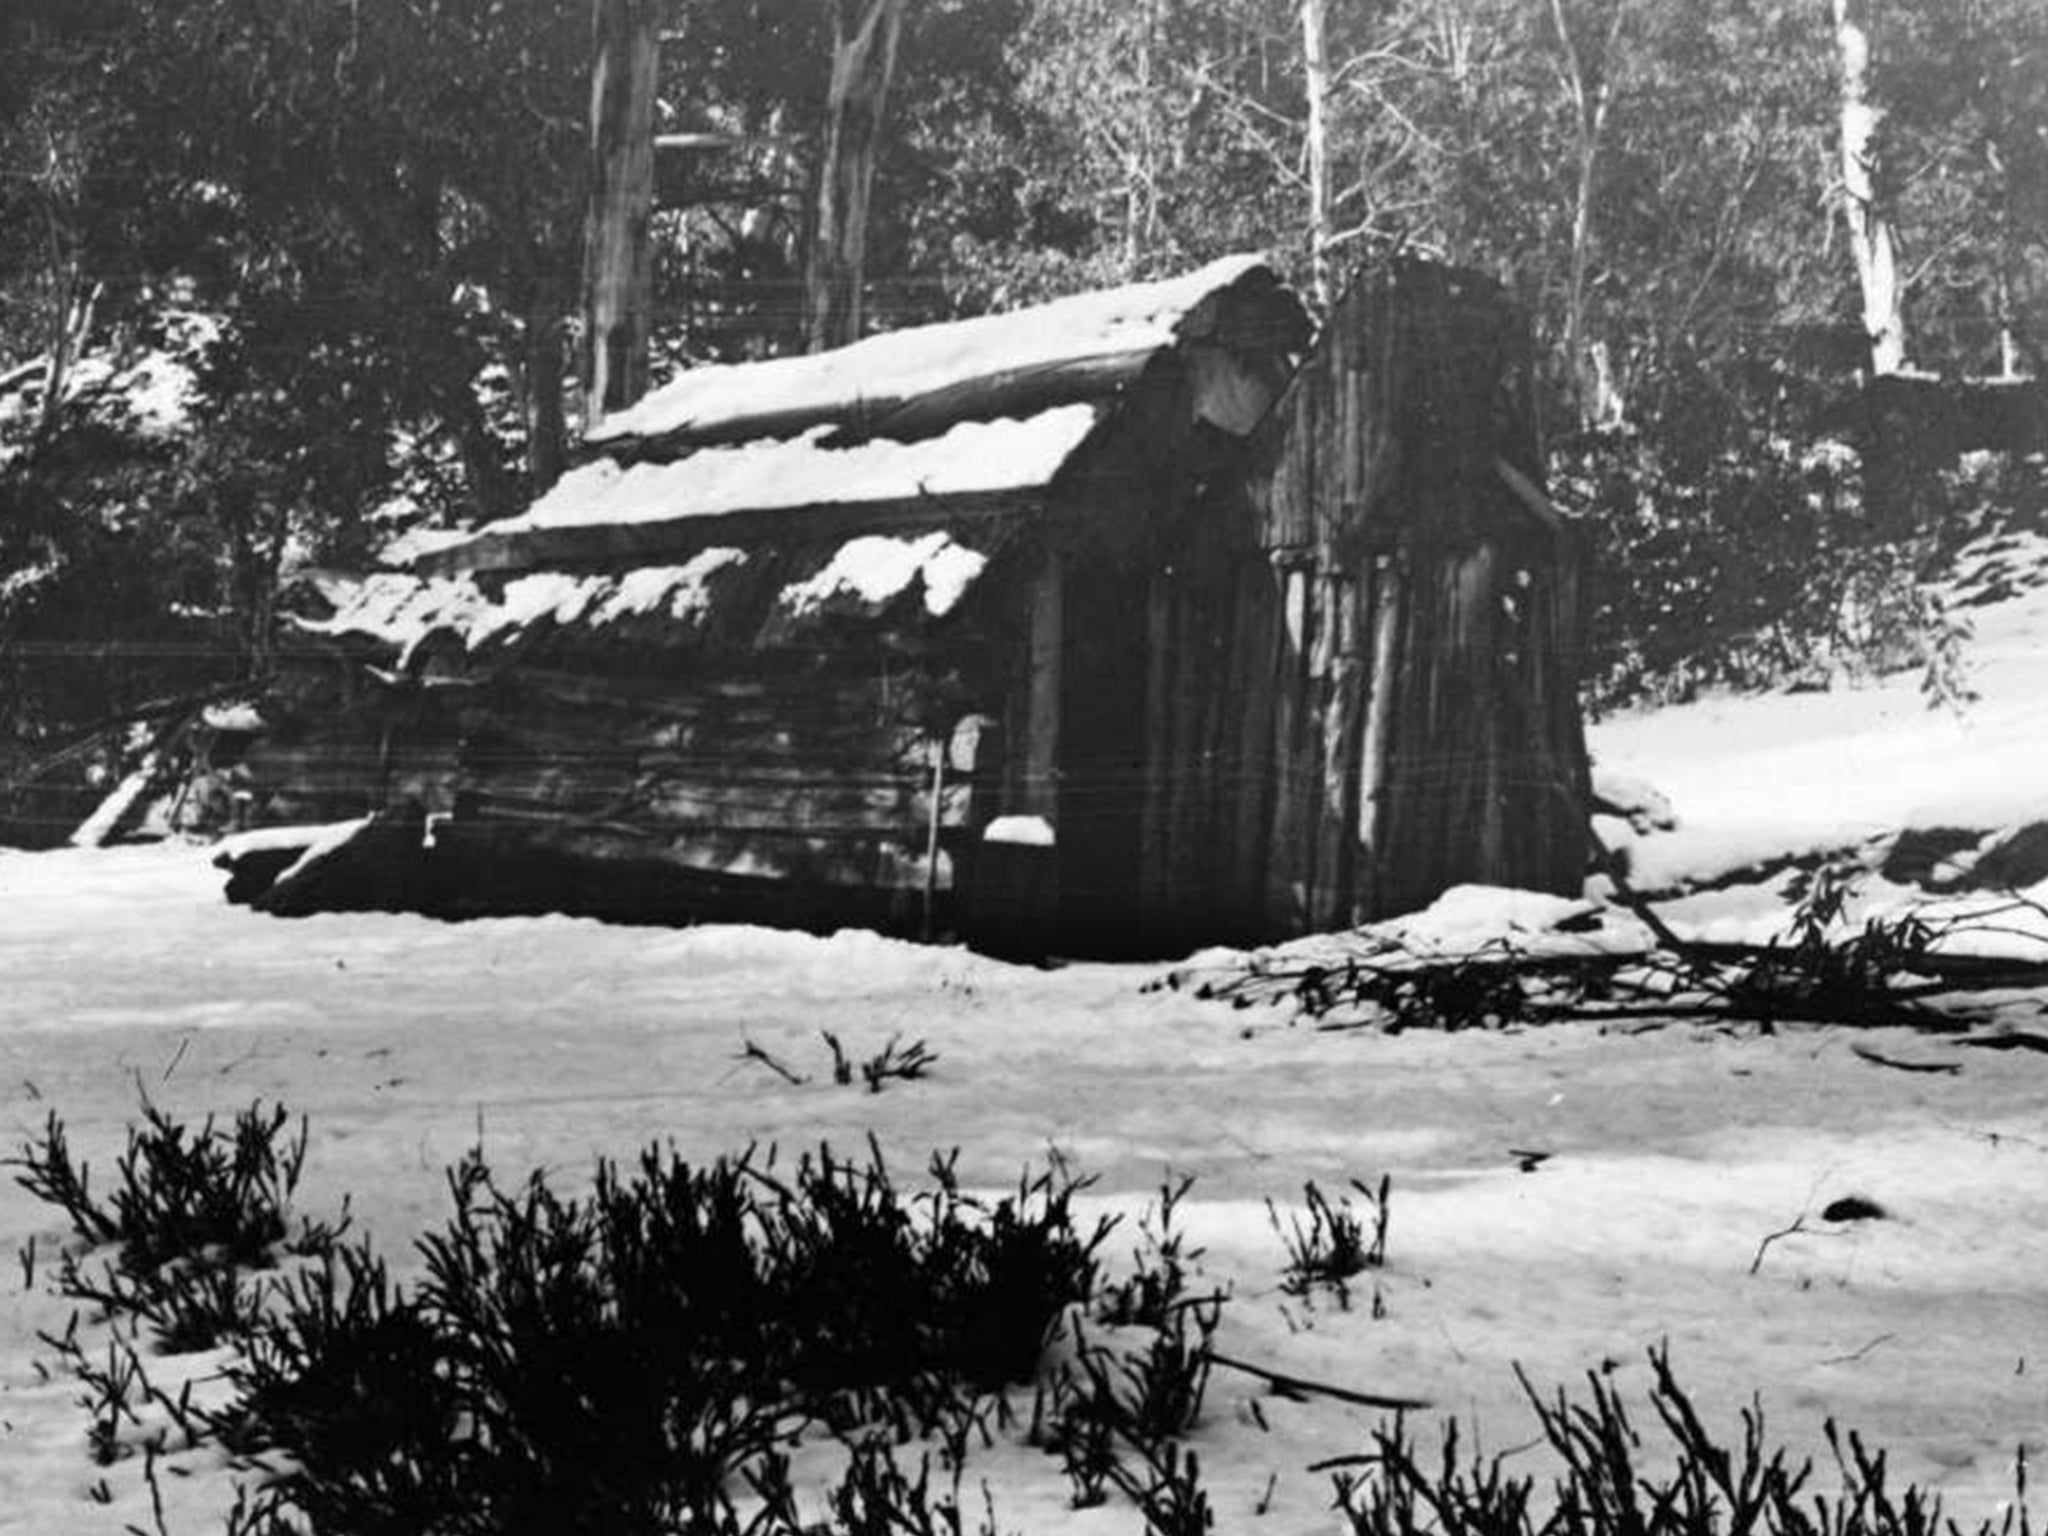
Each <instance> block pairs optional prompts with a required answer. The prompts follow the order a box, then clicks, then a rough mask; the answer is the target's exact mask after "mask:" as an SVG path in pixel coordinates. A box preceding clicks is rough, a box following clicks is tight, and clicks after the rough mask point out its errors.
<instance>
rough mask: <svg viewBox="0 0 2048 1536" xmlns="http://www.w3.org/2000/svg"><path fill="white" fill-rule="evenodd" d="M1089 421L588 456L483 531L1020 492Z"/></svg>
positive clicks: (1071, 412)
mask: <svg viewBox="0 0 2048 1536" xmlns="http://www.w3.org/2000/svg"><path fill="white" fill-rule="evenodd" d="M1096 416H1097V410H1096V408H1095V407H1094V406H1091V405H1086V404H1078V405H1062V406H1056V407H1054V408H1053V409H1052V410H1049V411H1041V412H1039V413H1038V414H1037V415H1035V416H1032V417H1030V418H1028V419H1027V420H1024V421H1012V420H1007V419H1006V420H1000V421H963V422H961V423H960V424H959V425H958V426H956V427H954V428H953V429H952V430H951V431H949V432H947V433H945V434H944V435H943V436H940V437H933V438H927V439H925V440H924V441H922V442H914V443H898V442H891V441H889V440H888V439H886V438H877V439H875V440H874V441H872V442H866V443H859V444H855V445H853V446H850V447H845V448H831V447H827V446H826V445H825V443H824V441H823V439H824V438H825V437H826V436H828V435H829V434H830V432H831V431H832V428H830V427H829V426H820V427H815V428H813V429H811V430H810V431H809V432H807V433H805V434H804V435H803V436H802V437H799V438H797V439H795V440H793V441H790V442H777V441H774V440H772V439H765V440H761V441H757V442H752V443H743V444H739V445H737V446H734V447H729V448H702V449H699V450H698V451H697V452H695V453H693V454H691V455H690V456H689V457H688V458H685V459H678V460H676V461H675V462H673V463H668V464H660V463H646V464H634V465H621V464H620V463H619V462H618V461H617V460H615V459H597V460H594V461H593V462H591V463H589V464H586V465H584V466H582V467H581V468H580V469H575V470H572V471H570V472H569V473H568V474H566V475H564V476H563V477H562V478H561V480H559V481H558V482H557V483H556V484H555V487H554V489H553V490H551V491H549V492H548V493H547V494H546V495H545V496H543V497H541V498H540V500H538V501H536V502H535V503H534V504H533V505H532V506H531V507H529V508H528V509H527V510H526V511H524V512H522V513H520V514H519V515H518V516H516V517H510V518H505V519H503V520H502V521H500V522H496V523H493V524H492V525H491V527H490V532H492V533H494V534H504V533H523V532H526V531H528V530H531V529H540V528H569V527H576V526H580V525H584V524H590V523H642V522H653V521H665V520H668V519H672V518H688V517H715V516H718V515H720V514H722V513H727V512H745V511H756V510H760V509H763V508H770V507H808V506H836V505H844V504H847V503H852V502H869V501H906V500H909V499H911V498H913V497H918V496H949V495H957V494H960V493H963V492H970V491H1006V490H1018V489H1027V488H1031V487H1036V486H1042V485H1044V484H1046V483H1047V482H1048V481H1050V480H1051V479H1052V477H1053V475H1054V474H1055V473H1057V472H1058V470H1059V467H1060V466H1061V465H1062V464H1064V463H1065V462H1066V461H1067V458H1068V456H1069V455H1071V454H1072V453H1073V451H1074V450H1075V449H1076V448H1078V447H1079V446H1080V445H1081V440H1082V439H1083V438H1085V437H1086V436H1087V435H1088V433H1089V431H1090V429H1091V428H1093V427H1094V425H1095V420H1096Z"/></svg>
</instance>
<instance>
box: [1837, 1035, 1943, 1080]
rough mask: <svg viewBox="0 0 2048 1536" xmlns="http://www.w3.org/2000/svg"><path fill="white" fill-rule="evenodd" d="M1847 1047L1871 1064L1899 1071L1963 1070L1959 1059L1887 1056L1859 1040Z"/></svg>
mask: <svg viewBox="0 0 2048 1536" xmlns="http://www.w3.org/2000/svg"><path fill="white" fill-rule="evenodd" d="M1849 1049H1850V1051H1851V1052H1853V1053H1854V1054H1855V1055H1857V1056H1860V1057H1861V1058H1862V1059H1863V1060H1865V1061H1867V1062H1869V1063H1870V1064H1871V1065H1872V1066H1877V1067H1891V1068H1893V1069H1894V1070H1895V1071H1899V1072H1948V1073H1955V1072H1960V1071H1962V1070H1963V1064H1962V1063H1961V1062H1960V1061H1907V1060H1905V1059H1903V1058H1902V1057H1898V1056H1887V1055H1885V1054H1884V1053H1883V1052H1882V1051H1878V1050H1873V1049H1872V1048H1871V1047H1870V1046H1867V1045H1865V1044H1864V1043H1863V1042H1862V1041H1860V1040H1858V1041H1855V1042H1854V1043H1852V1044H1851V1045H1850V1047H1849Z"/></svg>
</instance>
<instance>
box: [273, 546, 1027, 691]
mask: <svg viewBox="0 0 2048 1536" xmlns="http://www.w3.org/2000/svg"><path fill="white" fill-rule="evenodd" d="M963 539H971V540H972V542H963ZM1002 542H1003V540H1002V535H1001V534H1000V533H999V532H994V531H985V532H984V534H982V535H979V536H977V535H960V536H956V535H955V534H954V533H952V532H949V531H947V530H944V529H937V528H928V529H922V530H916V531H911V532H905V533H900V534H876V533H869V534H860V535H857V536H855V537H852V538H848V539H844V540H838V539H828V540H823V541H819V542H815V543H812V542H805V543H801V544H797V545H793V546H789V547H777V548H771V547H765V546H763V547H756V548H753V549H750V550H749V549H736V548H732V547H729V546H723V545H719V546H713V547H712V548H709V549H704V550H700V551H698V552H697V553H696V554H694V555H692V556H691V557H690V558H689V559H688V560H685V561H683V562H681V563H680V564H674V565H649V566H640V567H637V568H635V569H633V570H629V571H626V572H623V573H621V574H616V575H610V574H593V573H589V572H575V571H559V570H541V571H530V572H527V573H526V574H524V575H520V576H515V577H513V578H512V579H511V580H510V581H507V582H506V583H505V584H504V586H503V589H502V591H499V592H498V594H497V595H496V596H492V595H491V594H490V593H488V592H486V591H485V589H484V588H483V587H482V586H480V585H479V584H478V583H477V581H476V579H475V578H473V577H471V576H468V575H461V576H452V577H451V576H424V577H423V576H417V575H412V574H408V573H405V572H399V571H380V572H377V573H375V574H373V575H369V576H366V577H362V578H360V579H352V578H335V577H331V576H330V577H324V578H321V579H320V580H319V581H318V585H319V586H320V588H321V590H322V592H323V594H324V595H325V596H326V598H327V599H328V601H329V602H330V603H331V604H332V605H333V611H332V612H331V613H329V614H328V615H327V616H326V617H324V618H307V617H296V618H294V619H293V623H294V624H296V626H297V627H298V629H299V630H300V631H301V632H302V633H305V634H313V635H329V636H335V637H342V636H353V637H356V638H359V639H367V640H370V641H373V642H375V643H376V644H378V645H380V646H382V647H385V648H388V649H389V650H391V651H393V652H395V653H396V664H397V666H398V668H399V669H400V670H401V671H402V670H404V669H405V668H406V667H407V666H408V665H409V664H410V662H411V661H412V659H413V657H414V655H415V653H416V652H417V651H418V648H419V647H420V646H421V645H422V644H423V643H424V642H425V641H426V640H428V639H429V638H430V637H432V636H435V635H444V636H447V637H449V638H450V639H452V640H454V641H456V642H458V643H459V644H460V645H461V647H462V649H463V650H464V651H465V652H467V653H471V654H474V653H478V652H482V651H486V650H491V651H502V650H505V649H508V648H516V647H520V646H522V645H524V644H526V643H527V642H528V641H530V640H532V639H535V638H537V637H541V636H544V635H547V634H550V633H552V632H555V631H560V630H571V629H573V630H575V631H577V632H579V633H581V634H585V635H588V636H590V637H591V638H593V639H602V638H604V637H605V636H606V635H623V634H625V633H627V632H629V631H632V632H639V633H645V632H647V631H648V630H649V629H650V628H651V629H652V630H653V631H655V632H657V633H658V634H659V635H660V636H661V637H662V638H663V640H664V641H665V642H666V643H669V644H685V643H688V642H689V641H690V640H691V638H692V637H701V636H703V635H705V634H706V633H708V632H710V631H711V630H712V629H714V628H717V629H719V630H721V631H724V632H726V633H727V638H728V639H730V640H732V641H734V642H736V643H739V644H743V645H751V644H765V645H778V644H783V643H787V642H790V641H795V640H801V638H802V637H803V636H804V635H805V634H806V633H807V632H808V631H809V630H810V629H811V628H812V627H813V626H815V625H817V624H820V623H822V622H826V621H828V620H831V619H833V618H835V617H855V618H869V619H873V618H880V617H882V616H884V615H890V614H895V615H900V616H902V617H903V618H905V619H908V620H911V621H917V620H920V619H943V618H945V617H946V616H947V615H948V614H950V613H952V612H953V610H954V609H956V608H957V607H958V606H959V605H960V603H961V601H962V600H963V599H964V598H965V597H966V596H967V594H968V592H969V591H970V589H971V588H972V587H973V586H974V584H975V583H976V582H977V581H978V580H979V579H980V577H981V575H982V572H983V571H984V570H986V569H987V567H988V562H989V558H990V555H991V553H992V552H993V551H994V550H995V549H997V548H999V547H1000V545H1001V543H1002ZM742 630H743V631H744V632H741V631H742Z"/></svg>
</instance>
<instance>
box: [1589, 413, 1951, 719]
mask: <svg viewBox="0 0 2048 1536" xmlns="http://www.w3.org/2000/svg"><path fill="white" fill-rule="evenodd" d="M1561 478H1562V482H1563V485H1564V488H1565V494H1566V495H1567V497H1568V498H1570V499H1572V500H1574V501H1575V502H1577V503H1578V504H1579V505H1582V506H1584V507H1585V508H1586V510H1587V513H1588V517H1589V522H1590V530H1589V531H1590V537H1591V550H1590V555H1591V562H1592V563H1591V572H1590V577H1591V579H1590V582H1589V588H1590V591H1589V599H1590V601H1589V624H1590V635H1589V640H1590V643H1589V646H1588V656H1587V668H1586V676H1587V696H1588V701H1589V703H1590V704H1591V706H1592V707H1593V708H1594V709H1595V710H1607V709H1613V708H1619V707H1622V706H1626V705H1630V704H1637V703H1649V704H1659V703H1670V702H1679V701H1683V700H1685V699H1688V698H1691V697H1693V696H1694V695H1696V694H1697V693H1699V692H1700V691H1702V690H1704V689H1710V688H1735V689H1758V688H1779V689H1782V688H1788V687H1789V688H1801V687H1810V688H1821V687H1827V686H1829V685H1830V684H1832V683H1834V682H1837V681H1840V680H1843V679H1845V678H1854V677H1858V676H1868V675H1872V674H1876V673H1881V672H1887V671H1892V670H1896V669H1898V668H1901V667H1909V666H1920V665H1924V664H1925V663H1926V662H1927V661H1928V660H1929V659H1930V656H1931V655H1932V652H1933V650H1934V648H1935V647H1936V646H1937V645H1938V644H1939V641H1940V634H1941V623H1942V614H1941V611H1940V609H1939V607H1938V606H1937V605H1936V604H1935V603H1934V601H1933V599H1932V595H1931V592H1930V589H1929V587H1928V585H1927V578H1928V577H1929V576H1930V575H1931V574H1932V572H1933V570H1934V568H1935V565H1936V556H1937V554H1938V552H1939V547H1940V540H1939V534H1940V529H1941V527H1942V526H1943V525H1944V524H1945V523H1946V522H1947V521H1948V520H1949V519H1948V516H1947V514H1946V513H1945V512H1941V511H1938V510H1936V509H1930V513H1929V518H1928V522H1927V526H1926V528H1925V530H1924V531H1923V532H1922V533H1920V534H1918V535H1916V536H1914V537H1912V538H1908V539H1903V540H1901V539H1898V538H1891V537H1880V535H1879V532H1878V530H1876V529H1874V528H1873V527H1872V525H1871V521H1870V520H1869V519H1868V518H1867V517H1866V515H1865V510H1864V505H1863V494H1862V486H1861V472H1860V469H1859V468H1858V466H1857V461H1856V457H1855V455H1854V453H1853V452H1851V451H1850V450H1849V449H1848V448H1847V447H1845V446H1844V445H1842V444H1840V443H1837V442H1830V441H1826V440H1821V441H1814V440H1812V439H1811V438H1808V439H1806V440H1804V441H1795V440H1793V439H1791V438H1789V437H1785V436H1779V435H1775V434H1773V433H1770V432H1767V431H1765V430H1764V429H1762V428H1761V427H1758V428H1755V429H1744V430H1731V431H1730V432H1729V433H1728V434H1726V435H1725V437H1724V439H1723V440H1722V443H1721V446H1720V448H1719V449H1718V450H1717V451H1715V452H1712V453H1698V454H1689V453H1688V454H1681V453H1678V452H1675V451H1673V450H1672V449H1671V448H1670V447H1668V446H1665V445H1661V444H1660V443H1659V442H1658V441H1657V440H1656V439H1655V438H1654V437H1650V436H1644V435H1636V434H1624V433H1615V434H1609V435H1606V436H1603V437H1600V438H1598V439H1595V440H1591V441H1589V442H1587V443H1584V444H1582V445H1580V447H1579V448H1578V449H1577V451H1576V452H1575V453H1574V454H1572V455H1571V456H1570V457H1569V458H1568V459H1567V460H1566V461H1565V463H1564V464H1563V467H1562V475H1561Z"/></svg>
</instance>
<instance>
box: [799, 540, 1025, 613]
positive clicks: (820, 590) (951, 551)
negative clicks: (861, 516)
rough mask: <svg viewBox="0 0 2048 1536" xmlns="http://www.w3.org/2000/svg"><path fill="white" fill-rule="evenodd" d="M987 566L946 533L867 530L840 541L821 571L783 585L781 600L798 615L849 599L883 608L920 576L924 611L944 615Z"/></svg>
mask: <svg viewBox="0 0 2048 1536" xmlns="http://www.w3.org/2000/svg"><path fill="white" fill-rule="evenodd" d="M987 565H988V557H987V556H986V555H984V554H981V553H980V552H979V551H976V550H972V549H968V548H967V547H966V546H965V545H961V544H956V543H955V542H954V541H953V538H952V535H950V534H948V533H944V532H934V533H927V534H925V535H923V536H922V537H919V538H893V537H891V536H889V535H887V534H864V535H863V536H861V537H860V538H857V539H851V540H848V541H847V542H846V543H845V544H842V545H840V546H839V549H838V551H837V552H836V553H834V555H833V556H832V558H831V559H830V560H829V561H827V562H826V564H825V567H824V569H823V570H821V571H819V572H817V573H816V574H815V575H813V576H809V577H807V578H805V579H804V580H802V581H797V582H791V583H790V584H789V585H788V586H786V587H784V588H783V589H782V596H781V599H780V602H781V606H782V607H783V609H784V610H785V611H787V612H788V613H790V614H792V615H796V616H802V615H804V614H809V613H815V612H817V611H819V610H820V609H823V608H825V607H827V606H829V605H830V604H832V603H833V602H835V601H839V600H843V599H846V598H852V599H854V600H855V601H856V602H858V603H860V604H861V605H862V606H864V607H868V608H879V607H881V606H883V605H884V604H885V603H887V602H889V600H890V599H892V598H894V597H896V596H897V595H898V594H900V593H902V592H903V591H905V590H906V589H908V587H909V586H910V584H911V582H913V581H916V580H919V579H920V578H922V580H923V583H924V606H925V611H926V612H927V613H929V614H931V616H932V617H933V618H935V619H938V618H944V617H945V616H946V615H947V614H949V613H951V612H952V611H953V609H954V608H955V607H956V606H957V605H958V604H959V601H960V599H961V598H962V597H963V596H965V595H966V592H967V589H968V587H970V586H971V585H973V583H974V580H975V578H976V577H978V576H980V575H981V573H982V571H983V569H984V568H985V567H986V566H987Z"/></svg>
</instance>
